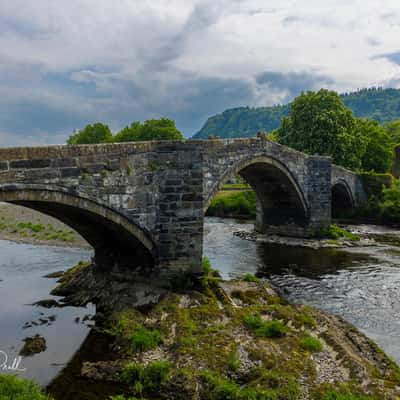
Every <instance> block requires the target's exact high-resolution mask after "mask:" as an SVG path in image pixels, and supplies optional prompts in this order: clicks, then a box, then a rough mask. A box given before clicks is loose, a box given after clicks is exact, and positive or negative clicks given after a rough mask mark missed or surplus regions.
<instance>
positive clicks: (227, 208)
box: [207, 190, 257, 218]
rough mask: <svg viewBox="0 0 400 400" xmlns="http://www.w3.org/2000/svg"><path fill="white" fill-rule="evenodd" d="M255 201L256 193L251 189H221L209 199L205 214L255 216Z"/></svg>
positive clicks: (215, 215)
mask: <svg viewBox="0 0 400 400" xmlns="http://www.w3.org/2000/svg"><path fill="white" fill-rule="evenodd" d="M256 203H257V198H256V194H255V192H254V191H252V190H244V191H222V192H219V193H218V194H217V196H216V197H215V198H214V199H213V200H212V201H211V204H210V207H209V208H208V210H207V215H209V216H214V217H227V216H230V217H244V218H255V217H256Z"/></svg>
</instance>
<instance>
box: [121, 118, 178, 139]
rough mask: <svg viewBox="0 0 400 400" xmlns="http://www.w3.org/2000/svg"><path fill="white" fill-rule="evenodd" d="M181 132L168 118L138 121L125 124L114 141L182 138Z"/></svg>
mask: <svg viewBox="0 0 400 400" xmlns="http://www.w3.org/2000/svg"><path fill="white" fill-rule="evenodd" d="M182 139H183V136H182V133H181V132H180V131H179V130H178V129H177V127H176V126H175V121H173V120H172V119H169V118H161V119H150V120H147V121H145V122H144V123H143V124H141V123H140V122H139V121H135V122H133V123H132V124H131V125H130V126H126V127H125V128H123V129H122V130H121V131H120V132H118V133H117V134H116V135H115V137H114V142H136V141H146V140H182Z"/></svg>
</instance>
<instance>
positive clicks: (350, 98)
mask: <svg viewBox="0 0 400 400" xmlns="http://www.w3.org/2000/svg"><path fill="white" fill-rule="evenodd" d="M341 97H342V99H343V101H344V103H345V105H346V106H347V107H349V108H351V109H352V110H353V112H354V114H355V115H356V116H357V117H367V118H373V119H375V120H376V121H378V122H380V123H383V122H388V121H392V120H394V119H400V89H380V88H378V89H375V88H373V89H362V90H359V91H357V92H353V93H345V94H342V95H341ZM289 108H290V104H286V105H277V106H272V107H256V108H251V107H239V108H232V109H230V110H226V111H224V112H223V113H222V114H217V115H214V116H213V117H210V118H209V119H208V120H207V122H206V123H205V124H204V126H203V127H202V128H201V129H200V131H199V132H198V133H196V134H195V135H194V136H193V137H194V138H195V139H206V138H208V137H209V136H218V137H223V138H234V137H250V136H254V135H256V133H257V132H259V131H261V130H262V131H266V132H269V131H272V130H273V129H276V128H278V127H279V125H280V122H281V118H282V117H283V116H286V115H287V114H288V113H289Z"/></svg>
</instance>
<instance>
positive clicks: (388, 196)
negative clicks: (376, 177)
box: [381, 179, 400, 222]
mask: <svg viewBox="0 0 400 400" xmlns="http://www.w3.org/2000/svg"><path fill="white" fill-rule="evenodd" d="M381 213H382V217H383V218H384V219H386V220H389V221H390V220H393V222H394V221H400V179H396V180H394V181H393V183H392V185H391V186H390V187H387V188H384V189H383V202H382V204H381Z"/></svg>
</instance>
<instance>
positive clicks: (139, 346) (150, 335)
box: [130, 326, 162, 352]
mask: <svg viewBox="0 0 400 400" xmlns="http://www.w3.org/2000/svg"><path fill="white" fill-rule="evenodd" d="M130 342H131V350H132V351H133V352H141V351H148V350H151V349H154V348H155V347H157V346H159V345H160V344H161V343H162V338H161V333H160V331H158V330H157V329H147V328H145V327H143V326H139V327H138V328H136V330H135V331H134V333H133V334H132V336H131V338H130Z"/></svg>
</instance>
